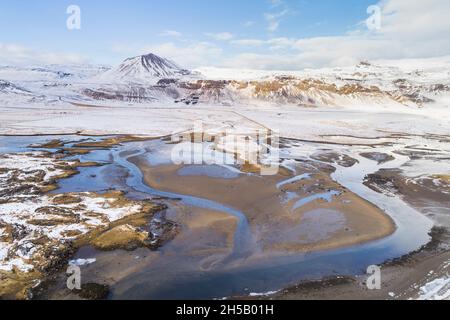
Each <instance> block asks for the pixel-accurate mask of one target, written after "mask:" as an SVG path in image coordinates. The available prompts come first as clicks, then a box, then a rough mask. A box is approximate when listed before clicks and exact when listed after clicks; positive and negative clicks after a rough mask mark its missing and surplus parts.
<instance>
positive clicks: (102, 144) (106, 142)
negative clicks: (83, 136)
mask: <svg viewBox="0 0 450 320" xmlns="http://www.w3.org/2000/svg"><path fill="white" fill-rule="evenodd" d="M152 139H155V138H150V137H148V138H141V137H135V136H130V135H125V136H115V137H112V138H106V139H102V140H99V141H93V142H80V143H77V144H75V145H74V148H80V149H83V148H97V149H100V148H106V149H108V148H111V147H114V146H117V145H119V144H121V143H125V142H136V141H148V140H152Z"/></svg>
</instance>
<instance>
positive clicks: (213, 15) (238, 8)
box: [0, 0, 448, 68]
mask: <svg viewBox="0 0 450 320" xmlns="http://www.w3.org/2000/svg"><path fill="white" fill-rule="evenodd" d="M385 1H386V0H385ZM402 1H404V0H387V1H386V2H388V3H389V2H397V3H398V2H402ZM412 1H413V2H414V1H417V0H412ZM433 1H445V0H432V2H433ZM377 2H378V1H377V0H345V1H338V0H316V1H313V0H245V1H242V0H226V1H225V0H190V1H188V0H166V1H156V0H154V1H144V0H128V1H123V0H114V1H111V0H109V1H107V0H90V1H89V0H72V1H65V0H64V1H54V0H35V1H23V0H17V1H6V0H0V45H3V47H0V49H2V48H3V55H2V54H0V57H3V56H4V55H6V53H5V52H6V51H8V50H10V51H12V52H14V50H11V46H17V47H19V48H20V49H17V50H19V51H20V52H22V51H23V52H28V54H31V53H36V54H35V56H36V57H38V56H42V57H47V56H57V57H60V58H61V59H62V60H64V59H63V57H64V56H68V57H72V58H74V57H79V58H80V59H85V60H88V61H90V62H96V63H107V64H116V63H119V62H120V61H121V60H122V59H123V58H126V57H128V56H132V55H138V54H142V53H145V52H146V51H156V53H159V54H161V55H168V56H170V57H171V58H177V60H182V61H181V62H182V63H184V64H187V65H188V66H189V67H195V66H198V65H201V64H208V65H233V64H236V63H235V62H236V61H237V59H239V58H240V57H241V58H242V61H244V60H245V59H244V58H245V57H247V60H251V57H252V55H254V56H255V57H258V59H260V60H261V67H263V68H264V67H265V66H264V65H266V67H268V68H270V67H271V66H270V64H271V63H270V59H272V57H276V56H278V57H279V56H280V55H281V54H283V55H284V56H285V57H286V58H287V57H288V56H289V55H294V54H296V52H297V51H298V50H299V47H301V46H302V45H305V47H309V46H310V45H311V43H310V42H308V43H302V39H308V40H312V39H321V38H324V37H329V38H330V39H332V40H333V39H334V40H335V39H339V37H348V35H349V34H350V35H351V34H352V32H356V31H358V30H360V29H361V22H362V21H364V20H365V19H366V18H367V17H368V14H367V12H366V10H367V7H368V6H370V5H373V4H377ZM447 2H448V1H447ZM71 4H76V5H78V6H79V7H80V8H81V27H82V28H81V30H73V31H69V30H68V29H67V28H66V20H67V17H68V15H67V14H66V9H67V7H68V6H69V5H71ZM248 40H251V41H248ZM17 50H16V51H17ZM21 50H22V51H21ZM43 53H47V54H46V55H44V54H43ZM196 55H198V57H195V56H196ZM24 56H26V54H25V53H24ZM262 57H264V59H262ZM358 58H359V57H358ZM263 60H264V61H266V62H265V63H264V61H263ZM313 60H314V59H313ZM233 61H235V62H234V63H233ZM178 62H180V61H178ZM274 63H276V62H275V60H274ZM312 64H315V62H314V63H313V62H311V65H312ZM242 66H244V67H245V66H246V64H245V62H244V63H243V65H242ZM306 66H308V64H306ZM248 67H255V66H253V65H251V63H249V66H248ZM256 67H258V66H256ZM299 67H300V66H299Z"/></svg>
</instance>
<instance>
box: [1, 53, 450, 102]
mask: <svg viewBox="0 0 450 320" xmlns="http://www.w3.org/2000/svg"><path fill="white" fill-rule="evenodd" d="M0 80H1V81H2V82H1V83H2V84H1V85H0V87H1V88H0V91H1V95H2V103H3V104H4V105H6V104H8V105H12V104H14V103H15V102H17V101H20V102H21V103H27V102H29V103H33V102H40V103H47V104H54V103H70V102H77V103H86V104H96V105H97V104H99V105H104V104H121V103H127V105H128V104H142V103H158V102H159V103H178V104H183V105H197V104H216V105H226V106H228V105H239V104H248V105H256V106H258V105H264V104H272V105H292V106H299V107H305V106H306V107H323V106H331V107H362V106H365V107H367V106H369V107H371V108H372V107H375V108H377V107H380V108H381V107H383V108H385V107H390V106H394V107H395V106H396V107H399V108H403V107H409V108H420V107H424V106H425V105H429V104H430V105H431V104H435V103H440V104H444V105H445V106H448V102H449V101H450V57H444V58H435V59H431V60H430V59H428V60H402V61H375V62H361V63H359V64H358V65H356V66H352V67H346V68H327V69H317V70H302V71H259V70H242V69H239V70H237V69H220V68H199V69H197V70H194V71H189V70H187V69H184V68H182V67H180V66H178V65H177V64H176V63H174V62H172V61H170V60H168V59H165V58H162V57H159V56H157V55H155V54H152V53H150V54H147V55H143V56H137V57H132V58H128V59H126V60H125V61H124V62H123V63H121V64H120V65H119V66H117V67H115V68H108V67H105V66H93V65H80V66H41V67H28V68H27V67H11V66H6V67H0ZM18 97H20V99H18Z"/></svg>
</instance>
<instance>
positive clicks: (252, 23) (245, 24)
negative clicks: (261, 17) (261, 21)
mask: <svg viewBox="0 0 450 320" xmlns="http://www.w3.org/2000/svg"><path fill="white" fill-rule="evenodd" d="M242 25H243V26H244V27H246V28H250V27H253V26H254V25H255V21H250V20H249V21H245V22H244V23H243V24H242Z"/></svg>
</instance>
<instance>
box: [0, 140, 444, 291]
mask: <svg viewBox="0 0 450 320" xmlns="http://www.w3.org/2000/svg"><path fill="white" fill-rule="evenodd" d="M338 139H339V138H337V137H333V138H330V140H333V144H327V143H321V142H305V141H299V140H295V139H282V141H281V142H282V143H281V154H280V155H281V157H280V162H279V166H280V167H279V170H278V173H277V174H275V175H270V176H263V175H260V174H259V173H258V172H257V170H248V168H246V166H245V164H244V165H235V166H219V165H206V164H195V165H183V164H181V165H175V164H173V163H172V161H171V158H170V150H171V148H174V147H176V144H174V143H170V142H169V141H168V140H167V139H165V138H157V139H154V138H152V139H150V138H147V137H131V136H105V137H88V136H77V135H74V136H46V137H42V136H40V137H32V136H30V137H3V138H1V142H2V143H1V152H2V154H1V156H0V157H1V158H0V168H1V169H0V170H1V171H0V172H1V176H0V179H1V181H0V182H1V184H2V193H1V202H0V210H1V215H0V220H1V221H0V223H1V225H0V227H1V229H0V230H1V233H0V235H1V253H2V254H1V256H0V258H1V260H0V261H1V277H2V286H1V290H2V291H1V294H2V295H3V296H4V297H7V298H32V297H34V298H58V299H60V298H62V299H83V298H86V297H89V296H91V297H96V295H95V294H91V295H89V294H87V293H86V292H84V291H83V292H74V291H70V290H68V289H67V287H66V279H67V275H66V274H65V271H66V268H67V266H68V265H69V264H77V265H79V266H80V267H81V270H82V276H83V278H82V279H83V283H86V284H89V285H90V286H87V287H85V289H86V290H85V291H87V292H88V293H91V291H95V290H93V289H92V288H94V289H95V288H97V289H98V291H99V292H101V293H102V294H101V295H100V296H99V297H100V298H109V299H132V298H137V299H176V298H191V299H199V298H207V299H215V298H224V297H236V296H239V297H245V296H253V297H254V296H258V295H255V293H264V292H267V293H272V294H273V292H280V290H283V288H291V287H292V288H293V287H294V286H296V285H297V284H298V283H304V282H305V281H306V282H307V281H312V280H317V279H330V277H331V278H332V279H334V278H339V277H342V276H347V277H357V276H358V275H362V274H363V273H364V271H365V269H366V268H367V266H369V265H372V264H382V263H387V261H395V259H398V258H401V257H404V256H406V255H408V254H411V253H412V252H423V251H424V250H425V249H424V248H426V246H427V245H428V244H430V243H432V242H433V241H434V242H438V243H439V247H440V246H443V245H444V244H445V243H446V241H447V240H446V238H445V236H443V235H445V232H441V233H440V237H439V239H438V240H436V237H434V238H432V236H433V229H432V228H433V220H434V221H437V220H439V221H440V223H441V224H444V225H445V224H446V223H448V220H446V219H447V218H446V214H445V213H443V211H442V210H440V209H439V208H444V209H445V208H448V206H447V203H448V189H449V185H448V179H447V178H446V177H447V176H446V175H445V173H446V171H445V159H443V158H445V157H446V155H447V153H448V150H446V149H445V144H443V143H442V142H441V141H443V137H439V138H436V137H435V138H431V139H428V138H420V139H418V138H416V139H414V142H415V143H419V144H420V143H422V144H424V145H430V144H440V145H438V146H436V148H434V149H435V150H440V151H439V152H432V151H425V152H424V151H421V152H422V153H420V155H419V154H417V150H416V149H420V148H421V147H420V145H415V146H413V147H412V148H411V143H412V141H411V138H407V137H394V136H393V137H392V138H390V139H383V141H382V143H380V144H376V143H372V144H367V143H365V142H364V143H355V141H352V144H348V143H345V142H346V141H348V140H357V139H358V138H356V137H355V138H350V137H345V138H342V144H339V143H336V140H338ZM386 140H387V141H386ZM206 147H207V148H210V147H211V145H208V146H206ZM212 147H213V148H214V151H215V152H220V153H223V154H224V156H225V157H226V156H227V152H226V150H223V149H220V148H216V147H217V146H212ZM412 152H415V153H414V156H412ZM19 160H20V161H19ZM427 161H433V162H438V163H443V164H442V168H441V169H442V170H437V171H436V172H433V173H432V174H430V173H429V171H427V174H424V172H421V170H423V168H424V165H426V164H427V163H429V162H427ZM18 164H20V165H18ZM436 168H438V169H439V168H440V167H439V166H438V167H436ZM395 170H397V171H395ZM438 171H439V172H438ZM425 191H426V192H425ZM417 194H420V195H422V198H421V201H420V203H419V202H418V200H415V199H419V198H418V197H416V196H415V195H417ZM430 203H433V206H431V205H428V204H430ZM433 208H434V209H433ZM423 210H427V211H426V212H425V211H423ZM431 219H433V220H431ZM411 234H413V235H414V236H413V237H411ZM56 247H57V248H58V250H57V251H55V248H56ZM431 256H433V257H434V256H435V255H434V254H432V255H431ZM443 270H444V271H445V270H446V269H445V268H444V269H443ZM3 280H4V281H3ZM319 283H322V282H320V281H319ZM352 283H353V282H352ZM323 284H324V286H323V287H324V288H325V287H326V282H323ZM95 285H96V286H95ZM319 288H321V286H319ZM89 289H91V291H89ZM323 290H325V291H326V289H323ZM286 292H289V293H292V292H296V291H295V290H293V289H291V290H288V291H286ZM329 292H330V291H326V292H323V291H322V290H319V293H318V295H319V296H320V295H321V294H322V295H324V296H326V294H328V293H329ZM389 293H390V292H389ZM385 294H388V293H385ZM262 296H265V295H264V294H262ZM286 296H288V294H287V293H286ZM282 297H283V296H281V297H280V298H282ZM299 297H301V295H299Z"/></svg>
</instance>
